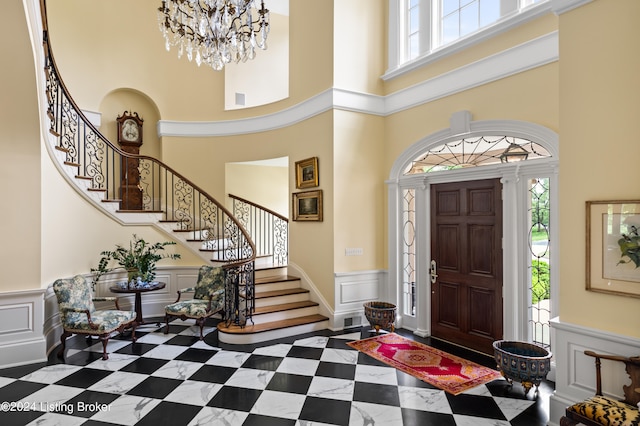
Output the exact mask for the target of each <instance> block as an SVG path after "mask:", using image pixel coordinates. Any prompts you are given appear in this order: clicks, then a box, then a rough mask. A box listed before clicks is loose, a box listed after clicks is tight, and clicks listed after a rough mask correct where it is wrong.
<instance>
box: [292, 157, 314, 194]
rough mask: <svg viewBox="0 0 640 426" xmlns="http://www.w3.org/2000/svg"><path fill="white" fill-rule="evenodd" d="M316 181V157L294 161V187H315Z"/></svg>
mask: <svg viewBox="0 0 640 426" xmlns="http://www.w3.org/2000/svg"><path fill="white" fill-rule="evenodd" d="M318 182H319V179H318V157H312V158H307V159H306V160H300V161H296V188H298V189H303V188H315V187H316V186H318Z"/></svg>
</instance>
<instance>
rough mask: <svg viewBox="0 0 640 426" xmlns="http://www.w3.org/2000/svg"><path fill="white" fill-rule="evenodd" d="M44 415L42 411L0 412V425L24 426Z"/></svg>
mask: <svg viewBox="0 0 640 426" xmlns="http://www.w3.org/2000/svg"><path fill="white" fill-rule="evenodd" d="M42 415H44V412H43V411H33V410H28V411H7V412H5V411H2V412H0V424H2V425H26V424H29V423H31V422H32V421H34V420H36V419H38V418H39V417H40V416H42Z"/></svg>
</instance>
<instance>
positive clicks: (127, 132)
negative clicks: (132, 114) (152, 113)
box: [122, 119, 140, 142]
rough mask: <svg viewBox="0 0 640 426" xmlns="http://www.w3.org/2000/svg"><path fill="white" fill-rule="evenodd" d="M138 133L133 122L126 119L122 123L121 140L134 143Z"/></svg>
mask: <svg viewBox="0 0 640 426" xmlns="http://www.w3.org/2000/svg"><path fill="white" fill-rule="evenodd" d="M139 135H140V131H139V129H138V124H137V123H136V122H135V120H132V119H128V120H125V121H124V123H122V139H123V140H125V141H127V142H135V141H137V140H138V136H139Z"/></svg>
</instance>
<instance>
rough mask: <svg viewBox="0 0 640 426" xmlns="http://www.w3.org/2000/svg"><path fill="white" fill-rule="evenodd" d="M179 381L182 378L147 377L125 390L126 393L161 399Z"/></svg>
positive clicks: (171, 390)
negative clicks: (127, 390)
mask: <svg viewBox="0 0 640 426" xmlns="http://www.w3.org/2000/svg"><path fill="white" fill-rule="evenodd" d="M181 383H182V380H176V379H166V378H164V377H147V378H146V379H144V380H143V381H142V382H140V383H139V384H138V385H136V386H135V387H134V388H133V389H131V390H130V391H129V392H127V395H137V396H142V397H146V398H156V399H162V398H164V397H166V396H167V395H169V394H170V393H171V392H173V390H174V389H175V388H177V387H178V386H180V384H181Z"/></svg>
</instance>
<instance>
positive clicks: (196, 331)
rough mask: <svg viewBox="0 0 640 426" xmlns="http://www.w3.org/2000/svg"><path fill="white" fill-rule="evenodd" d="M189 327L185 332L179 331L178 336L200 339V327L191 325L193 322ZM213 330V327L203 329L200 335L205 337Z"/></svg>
mask: <svg viewBox="0 0 640 426" xmlns="http://www.w3.org/2000/svg"><path fill="white" fill-rule="evenodd" d="M190 325H191V327H189V328H187V329H186V330H183V331H181V332H180V333H178V334H179V335H180V336H196V337H198V338H199V337H200V326H199V325H193V322H192V323H191V324H190ZM214 330H215V328H214V327H204V328H203V329H202V335H203V336H206V335H207V334H209V333H211V332H212V331H214Z"/></svg>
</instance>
